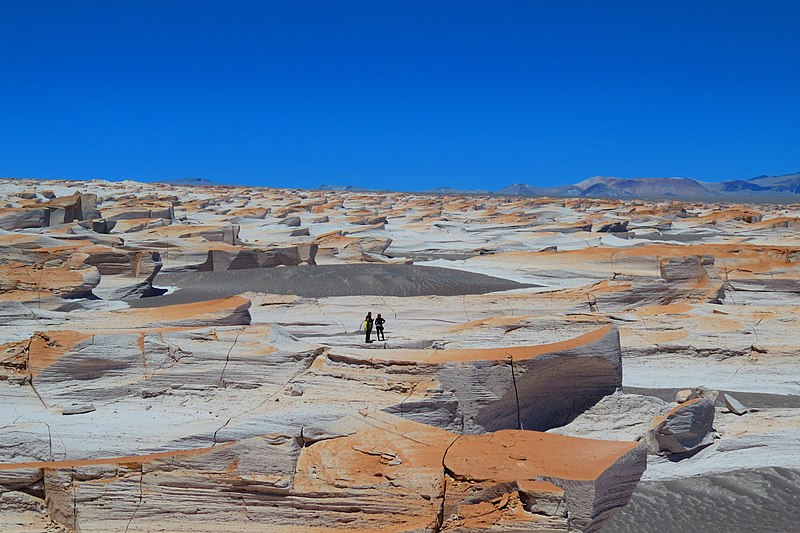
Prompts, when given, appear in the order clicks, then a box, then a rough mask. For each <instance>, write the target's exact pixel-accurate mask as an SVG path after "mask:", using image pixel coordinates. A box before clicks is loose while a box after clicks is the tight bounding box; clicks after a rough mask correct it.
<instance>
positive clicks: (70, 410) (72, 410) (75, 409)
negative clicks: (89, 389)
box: [61, 404, 95, 415]
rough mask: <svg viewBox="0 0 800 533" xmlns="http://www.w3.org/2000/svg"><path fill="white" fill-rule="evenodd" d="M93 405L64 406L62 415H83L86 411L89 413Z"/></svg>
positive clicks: (92, 409)
mask: <svg viewBox="0 0 800 533" xmlns="http://www.w3.org/2000/svg"><path fill="white" fill-rule="evenodd" d="M94 410H95V408H94V405H92V404H86V405H70V406H68V407H65V408H64V409H63V410H62V411H61V414H62V415H83V414H86V413H91V412H92V411H94Z"/></svg>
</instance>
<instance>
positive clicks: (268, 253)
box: [197, 244, 318, 272]
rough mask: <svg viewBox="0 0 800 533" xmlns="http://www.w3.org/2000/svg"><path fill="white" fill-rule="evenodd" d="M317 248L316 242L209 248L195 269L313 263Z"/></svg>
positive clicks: (211, 269)
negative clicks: (289, 245) (224, 248)
mask: <svg viewBox="0 0 800 533" xmlns="http://www.w3.org/2000/svg"><path fill="white" fill-rule="evenodd" d="M317 250H318V246H317V245H316V244H301V245H297V246H291V247H283V248H270V249H263V250H262V249H245V250H239V251H227V250H209V251H208V256H207V258H206V261H205V263H203V264H201V265H199V266H198V267H197V270H199V271H201V272H212V271H213V272H217V271H221V270H246V269H251V268H268V267H274V266H279V265H285V266H296V265H301V264H306V265H315V264H316V261H315V258H316V255H317Z"/></svg>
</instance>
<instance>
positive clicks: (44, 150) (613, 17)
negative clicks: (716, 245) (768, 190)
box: [0, 0, 800, 190]
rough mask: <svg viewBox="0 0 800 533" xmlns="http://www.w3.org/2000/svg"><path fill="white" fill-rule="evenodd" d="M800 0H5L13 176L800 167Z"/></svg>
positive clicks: (722, 175)
mask: <svg viewBox="0 0 800 533" xmlns="http://www.w3.org/2000/svg"><path fill="white" fill-rule="evenodd" d="M799 33H800V2H797V1H796V0H785V1H780V0H770V1H768V2H758V1H756V0H753V1H749V2H744V1H731V0H728V1H706V0H704V1H701V2H698V1H696V0H687V1H672V2H648V1H643V0H631V1H616V2H615V1H613V0H610V1H603V2H600V1H597V0H591V1H590V0H587V1H584V2H570V1H562V0H558V1H547V2H544V1H543V2H536V1H505V2H504V1H490V0H486V1H484V2H474V1H460V2H445V1H434V0H427V1H421V2H417V1H410V0H403V1H397V2H393V1H382V0H371V1H364V2H356V1H348V0H328V1H319V2H310V1H301V0H286V1H285V2H267V1H252V2H236V1H224V2H223V1H218V2H206V1H197V0H194V1H187V2H179V1H164V2H156V1H152V2H145V1H138V2H124V1H117V0H114V1H103V2H91V1H85V0H81V1H74V2H68V1H63V0H62V1H53V2H41V1H36V0H14V1H10V0H0V76H1V77H0V176H33V177H66V178H90V177H101V178H106V179H126V178H130V179H138V180H153V179H164V178H175V177H185V176H199V177H207V178H210V179H213V180H215V181H218V182H221V183H248V184H254V185H267V186H296V187H316V186H318V185H320V184H322V183H338V184H351V185H362V186H364V185H366V186H373V187H390V188H396V189H401V190H421V189H427V188H431V187H434V186H453V187H460V188H473V187H477V188H488V189H496V188H499V187H501V186H504V185H507V184H509V183H513V182H525V183H529V184H532V185H540V186H544V185H552V184H561V183H570V182H575V181H579V180H581V179H584V178H586V177H589V176H592V175H614V176H623V177H635V176H686V177H693V178H697V179H704V180H711V181H713V180H721V179H728V178H749V177H752V176H756V175H759V174H782V173H788V172H794V171H800V38H798V34H799Z"/></svg>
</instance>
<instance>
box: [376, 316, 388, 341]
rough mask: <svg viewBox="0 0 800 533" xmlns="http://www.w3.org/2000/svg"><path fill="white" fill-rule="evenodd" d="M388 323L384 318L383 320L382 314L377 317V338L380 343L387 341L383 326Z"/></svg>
mask: <svg viewBox="0 0 800 533" xmlns="http://www.w3.org/2000/svg"><path fill="white" fill-rule="evenodd" d="M384 322H386V321H385V320H384V319H383V318H381V314H380V313H378V316H377V317H375V337H376V338H377V339H378V340H379V341H385V340H386V337H385V336H384V335H383V324H384Z"/></svg>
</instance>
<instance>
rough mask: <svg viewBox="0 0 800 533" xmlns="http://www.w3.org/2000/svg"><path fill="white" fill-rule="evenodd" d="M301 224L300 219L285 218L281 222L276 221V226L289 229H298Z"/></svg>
mask: <svg viewBox="0 0 800 533" xmlns="http://www.w3.org/2000/svg"><path fill="white" fill-rule="evenodd" d="M301 223H302V222H301V220H300V217H286V218H284V219H283V220H279V221H278V224H282V225H284V226H289V227H290V228H296V227H299V226H300V224H301Z"/></svg>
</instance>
